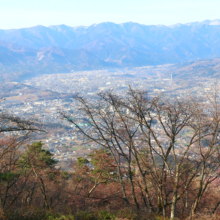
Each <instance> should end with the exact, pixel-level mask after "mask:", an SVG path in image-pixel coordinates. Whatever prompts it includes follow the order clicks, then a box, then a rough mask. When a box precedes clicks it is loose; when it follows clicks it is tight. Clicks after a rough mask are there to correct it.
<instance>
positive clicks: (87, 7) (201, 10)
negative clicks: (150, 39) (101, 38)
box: [0, 0, 220, 29]
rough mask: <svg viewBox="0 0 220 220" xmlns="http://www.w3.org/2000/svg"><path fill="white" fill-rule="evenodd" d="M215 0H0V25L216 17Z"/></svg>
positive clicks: (177, 20) (218, 15) (167, 22)
mask: <svg viewBox="0 0 220 220" xmlns="http://www.w3.org/2000/svg"><path fill="white" fill-rule="evenodd" d="M219 10H220V1H219V0H0V29H11V28H22V27H31V26H35V25H44V26H49V25H58V24H66V25H69V26H79V25H86V26H87V25H91V24H93V23H101V22H106V21H111V22H115V23H124V22H128V21H132V22H138V23H141V24H147V25H150V24H165V25H171V24H176V23H187V22H193V21H203V20H207V19H209V20H214V19H218V18H219V19H220V13H219Z"/></svg>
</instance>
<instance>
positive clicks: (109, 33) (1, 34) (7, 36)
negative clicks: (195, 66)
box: [0, 20, 220, 76]
mask: <svg viewBox="0 0 220 220" xmlns="http://www.w3.org/2000/svg"><path fill="white" fill-rule="evenodd" d="M217 57H220V20H214V21H210V20H206V21H203V22H193V23H188V24H176V25H172V26H164V25H141V24H138V23H132V22H128V23H123V24H115V23H111V22H105V23H100V24H94V25H91V26H88V27H85V26H79V27H69V26H66V25H55V26H49V27H44V26H35V27H30V28H21V29H12V30H0V75H4V74H6V75H7V74H8V73H11V74H12V73H13V74H15V75H16V74H17V75H18V76H21V75H22V76H28V75H31V74H39V73H53V72H69V71H71V70H92V69H106V68H108V69H109V68H120V67H137V66H146V65H158V64H167V63H170V64H171V63H182V62H188V61H191V60H201V59H212V58H217Z"/></svg>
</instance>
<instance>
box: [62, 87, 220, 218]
mask: <svg viewBox="0 0 220 220" xmlns="http://www.w3.org/2000/svg"><path fill="white" fill-rule="evenodd" d="M207 98H208V99H207V100H196V99H192V98H190V97H189V98H187V99H177V98H173V99H166V98H165V97H160V96H157V97H149V96H148V94H147V93H146V92H144V91H137V90H133V89H132V88H130V89H129V91H128V93H127V95H126V96H125V97H120V96H117V95H115V94H113V93H111V92H110V93H101V94H99V99H97V100H96V101H95V102H89V101H87V100H86V99H84V98H83V97H80V96H78V97H76V99H77V100H78V102H79V104H80V107H79V109H78V110H79V112H80V114H81V116H82V120H84V121H86V122H87V123H88V124H89V126H88V127H86V128H83V127H81V126H80V124H79V123H80V119H74V118H72V117H70V116H69V115H68V114H67V113H64V112H62V113H61V114H62V116H63V117H64V118H65V119H66V120H68V121H69V122H70V123H73V124H74V125H75V127H76V128H77V130H78V131H79V132H81V133H82V134H83V135H84V136H85V137H87V138H88V140H90V141H92V142H93V143H95V144H97V146H99V147H103V148H106V149H108V151H109V152H111V154H112V156H113V158H114V160H115V164H116V165H117V171H118V178H119V182H120V184H121V189H122V193H123V196H124V199H125V200H126V201H127V203H130V204H131V203H132V201H133V203H134V204H135V206H136V208H137V209H138V210H139V209H140V208H141V207H145V209H147V210H149V212H154V213H159V214H161V215H164V216H167V215H170V219H171V220H173V219H174V218H175V216H176V212H177V210H178V208H177V205H178V201H180V200H184V201H185V202H184V204H185V210H186V212H187V214H188V215H189V213H191V216H193V215H194V214H195V211H196V209H197V207H198V205H199V203H200V201H201V198H202V196H203V195H204V192H205V191H206V189H207V187H208V185H209V184H211V182H213V181H214V180H215V179H217V178H218V177H219V175H220V174H219V172H218V169H219V147H218V144H219V131H220V129H219V108H218V102H217V95H216V94H215V95H214V96H213V97H207ZM127 183H129V185H130V190H131V195H132V201H131V200H130V198H129V197H128V196H127V191H126V187H125V184H127ZM195 183H196V184H195ZM198 183H199V184H198ZM139 189H141V194H140V193H139V191H138V190H139ZM192 189H193V190H194V196H191V200H190V201H189V200H188V192H189V190H192ZM140 195H141V197H142V200H141V199H140V198H141V197H140ZM141 201H144V202H141ZM189 202H190V205H192V208H190V205H189ZM168 211H169V213H167V212H168Z"/></svg>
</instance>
